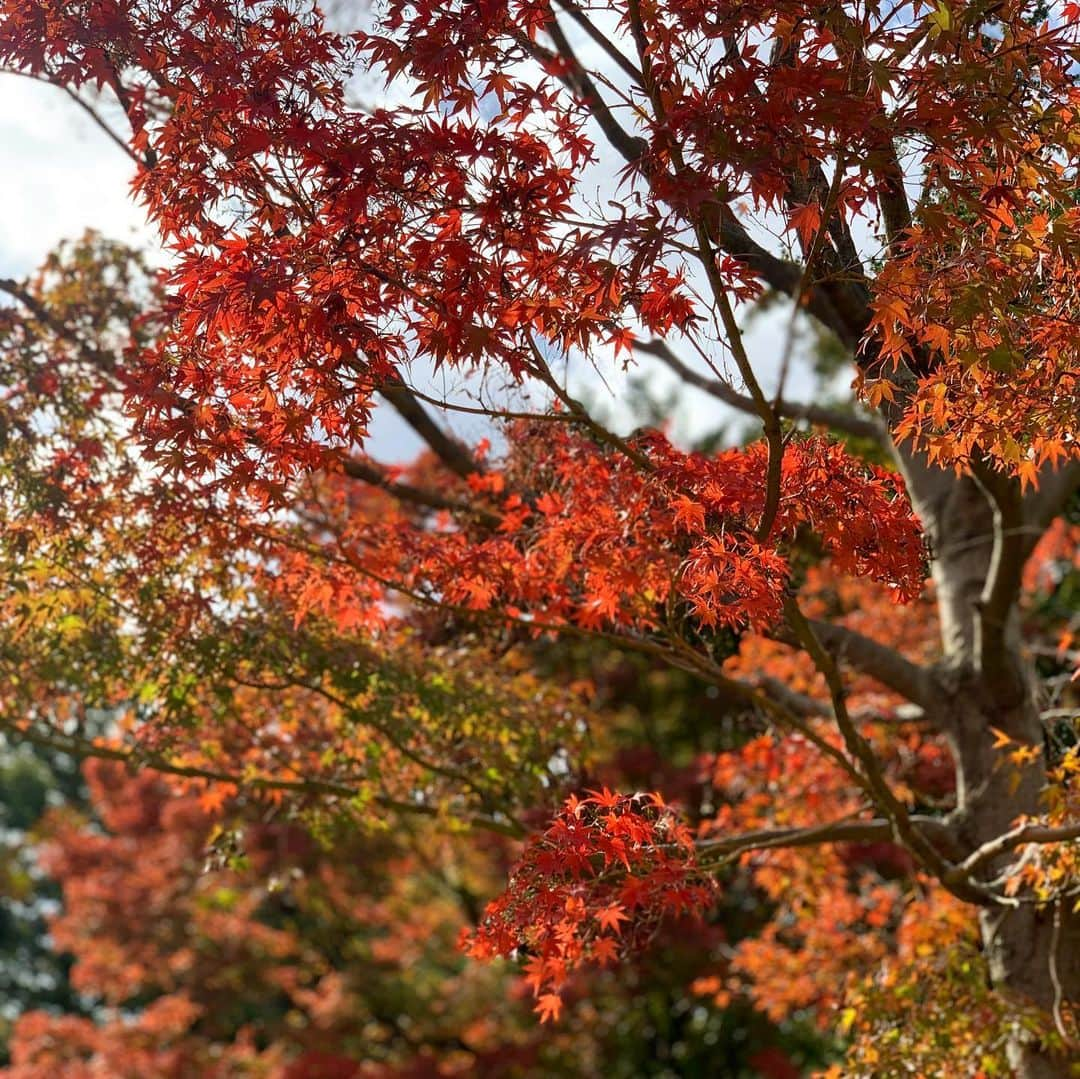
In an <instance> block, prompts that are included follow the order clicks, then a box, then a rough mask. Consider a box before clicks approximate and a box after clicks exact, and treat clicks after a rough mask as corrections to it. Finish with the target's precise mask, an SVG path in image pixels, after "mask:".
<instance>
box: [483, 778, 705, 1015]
mask: <svg viewBox="0 0 1080 1079" xmlns="http://www.w3.org/2000/svg"><path fill="white" fill-rule="evenodd" d="M713 898H714V885H713V882H712V881H711V880H710V879H709V878H708V877H707V876H705V875H703V874H701V873H699V872H698V870H697V867H696V860H695V855H694V843H693V838H692V836H691V834H690V831H689V829H688V828H687V827H686V825H685V824H683V823H682V822H681V821H680V820H679V818H678V816H677V815H676V813H675V812H674V811H673V810H672V809H671V808H670V807H669V806H667V805H666V804H665V803H664V801H663V799H662V798H661V797H660V796H659V795H658V794H633V795H625V794H615V793H612V792H611V791H609V790H607V789H606V788H605V789H604V790H602V791H591V792H589V794H588V796H587V797H585V798H578V797H576V796H571V797H570V798H569V799H568V800H567V802H566V804H565V805H564V806H563V809H562V811H561V812H560V813H559V815H558V816H557V817H556V818H555V820H554V821H553V822H552V824H551V825H550V826H549V827H548V828H547V830H546V831H545V832H543V833H542V834H541V835H539V836H536V837H534V838H533V839H532V840H531V841H530V842H529V844H528V846H527V847H526V848H525V851H524V853H523V854H522V856H521V860H520V861H519V862H518V864H517V866H516V867H515V868H514V870H513V872H512V873H511V875H510V881H509V885H508V887H507V889H506V891H505V892H504V893H503V894H502V895H501V896H499V897H498V898H497V899H495V900H493V901H492V902H491V903H489V904H488V906H487V908H486V910H485V911H484V916H483V918H482V919H481V921H480V924H479V926H478V927H477V929H476V931H475V932H474V933H472V934H471V935H470V936H467V937H465V938H463V942H464V944H465V946H466V948H467V950H468V953H469V955H472V956H475V957H478V958H483V959H488V958H491V957H493V956H497V955H501V956H511V955H512V956H515V957H518V956H528V960H527V962H526V981H527V983H528V985H529V986H530V988H531V989H532V991H533V995H534V996H535V997H536V998H537V1004H536V1010H537V1012H538V1013H539V1014H540V1017H541V1019H543V1020H545V1021H546V1020H549V1019H558V1017H559V1013H560V1010H561V1008H562V998H561V996H560V995H559V991H560V990H561V989H562V987H563V986H564V985H565V984H566V981H567V978H568V976H569V975H570V973H571V972H572V971H573V970H574V969H575V968H576V967H578V966H580V965H581V964H583V963H587V962H592V963H599V964H601V965H606V964H608V963H611V962H613V961H614V960H615V959H616V958H617V957H618V956H620V955H621V954H622V953H623V952H624V951H626V950H627V949H629V948H631V947H634V946H640V945H641V944H642V943H643V941H644V940H646V939H648V937H649V936H650V935H651V934H652V933H653V932H655V930H656V929H657V927H658V926H659V925H660V922H661V921H662V920H663V919H664V918H666V917H675V918H679V917H685V916H688V915H695V914H700V913H701V912H702V911H704V910H705V909H706V908H707V907H708V906H709V905H710V904H711V902H712V900H713Z"/></svg>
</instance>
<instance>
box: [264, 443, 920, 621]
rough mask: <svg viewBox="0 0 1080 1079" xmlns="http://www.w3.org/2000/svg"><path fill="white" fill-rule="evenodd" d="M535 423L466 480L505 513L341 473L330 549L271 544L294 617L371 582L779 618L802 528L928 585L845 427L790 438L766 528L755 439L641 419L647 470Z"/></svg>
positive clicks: (880, 568)
mask: <svg viewBox="0 0 1080 1079" xmlns="http://www.w3.org/2000/svg"><path fill="white" fill-rule="evenodd" d="M540 426H542V428H543V429H542V430H537V429H536V428H533V429H531V430H530V429H529V428H527V427H525V426H523V425H522V426H519V427H517V428H515V429H514V430H513V431H512V432H511V433H512V436H513V437H512V440H511V446H512V450H511V453H510V456H509V457H508V458H507V460H506V461H505V462H504V463H503V467H502V468H501V469H496V468H493V469H491V470H489V471H487V472H485V473H483V474H477V475H475V476H473V477H472V479H471V482H470V487H471V491H470V492H469V493H471V495H472V496H473V498H474V499H478V498H482V499H485V500H486V501H485V504H486V506H487V507H488V512H489V513H490V514H492V515H495V516H497V517H498V519H499V524H498V527H497V528H495V529H494V530H492V529H490V528H483V529H481V528H476V527H472V526H469V525H468V524H467V523H466V524H465V525H463V526H462V527H457V528H452V527H448V526H446V527H434V528H433V527H432V525H431V521H430V519H421V520H418V519H417V518H416V516H415V514H411V513H410V512H409V511H407V510H403V509H401V508H397V507H395V506H393V505H391V504H389V500H382V501H374V502H371V503H369V505H368V507H367V509H366V510H363V511H361V512H357V510H358V507H357V505H356V503H355V500H354V499H352V497H351V496H350V494H349V493H348V491H349V485H348V484H344V485H343V487H342V490H341V491H340V492H339V499H338V501H339V505H338V508H337V511H336V512H337V513H339V514H340V522H341V525H340V531H339V532H338V533H337V534H336V536H335V537H334V540H333V543H332V544H331V546H330V547H328V548H327V549H326V551H324V553H323V556H320V555H319V554H317V553H312V552H310V551H307V552H305V551H296V550H294V551H291V552H283V553H282V555H281V556H280V558H278V559H277V561H276V564H277V565H279V566H280V567H281V568H280V574H279V577H278V587H279V589H280V591H281V593H282V595H283V596H286V597H288V596H291V597H292V598H293V600H292V601H293V602H294V603H295V605H296V609H297V612H298V616H300V617H302V616H303V614H304V613H305V612H306V611H308V610H311V609H320V610H325V611H326V612H328V613H332V614H333V615H334V616H335V617H338V618H353V619H354V620H355V619H359V618H361V617H363V614H362V613H357V611H356V605H357V602H358V599H359V598H361V597H363V595H364V594H365V589H368V588H370V584H371V582H373V581H374V582H382V583H383V584H384V585H388V586H389V587H390V588H391V589H394V588H397V589H399V590H401V591H404V592H406V593H407V594H410V595H413V596H420V597H424V598H428V599H430V601H431V602H438V603H440V604H442V605H451V606H456V607H461V608H466V609H468V610H470V611H475V612H484V611H492V612H493V614H496V613H497V614H498V616H499V617H506V616H508V617H510V618H511V619H518V620H523V621H528V622H529V623H530V624H532V625H534V626H536V627H539V628H542V627H543V626H545V625H554V624H563V623H567V622H571V623H575V624H577V625H579V626H582V627H585V628H591V629H601V628H608V627H611V628H633V629H637V630H656V629H658V628H661V627H662V626H663V625H664V624H665V623H666V622H668V621H669V620H670V619H671V618H672V617H673V615H674V614H678V615H679V616H680V617H681V615H682V612H684V611H685V612H686V613H689V614H690V615H691V616H692V617H693V618H694V619H695V620H697V621H698V622H699V623H700V624H702V625H704V626H732V627H745V626H749V627H751V628H755V629H763V628H766V627H769V626H771V625H774V624H775V623H776V622H777V621H778V620H779V617H780V614H781V610H782V606H783V602H784V597H785V594H786V592H787V589H788V588H789V586H790V578H791V566H790V563H789V560H788V556H787V555H786V554H785V553H784V552H785V547H786V545H787V544H789V543H790V542H791V541H792V540H794V539H795V538H796V536H798V535H800V534H802V533H803V532H805V531H809V532H812V533H814V534H815V535H816V536H818V537H819V539H820V541H821V543H822V545H823V547H824V550H825V552H826V553H827V555H828V556H829V558H830V560H831V561H832V563H833V565H834V566H835V567H836V568H837V570H839V571H841V572H845V573H850V574H853V575H857V576H861V577H870V578H873V579H874V580H877V581H881V582H883V583H885V584H886V585H888V586H889V588H890V589H891V590H892V591H893V594H894V596H895V598H896V599H899V600H901V601H907V600H910V599H911V598H913V597H914V596H916V595H917V594H918V593H919V591H920V590H921V588H922V585H923V581H924V578H925V551H924V547H923V542H922V539H921V536H920V531H919V526H918V522H917V520H916V519H915V517H914V515H913V514H912V512H911V508H910V505H909V503H908V501H907V500H906V498H904V497H903V494H902V481H901V480H900V478H899V477H898V476H897V475H896V474H895V473H890V472H887V471H885V470H883V469H879V468H874V467H872V466H867V465H866V464H865V463H864V462H862V461H859V460H858V459H856V458H854V457H852V456H850V455H849V454H847V453H846V451H845V450H844V449H843V447H841V446H840V445H838V444H830V443H828V442H827V441H825V440H823V439H818V438H811V439H806V440H797V441H791V442H790V443H789V444H788V446H787V448H786V450H785V453H784V458H783V463H782V476H781V492H782V494H781V498H780V503H779V509H778V512H777V514H776V518H775V521H774V523H773V526H772V529H771V532H770V534H769V536H768V537H767V538H766V539H765V540H759V539H758V538H757V536H756V529H757V526H758V524H759V522H760V518H761V515H762V513H763V512H764V505H765V488H766V473H767V470H768V450H767V448H766V446H765V445H764V444H763V443H755V444H753V445H751V446H749V447H747V448H745V449H733V450H729V451H725V452H723V453H720V454H716V455H705V454H697V453H689V454H688V453H685V452H683V451H680V450H678V449H676V448H675V447H673V446H672V445H671V444H670V443H669V442H668V441H667V440H666V439H665V438H664V437H663V436H661V435H659V434H655V433H654V434H649V435H645V436H642V437H641V438H639V439H637V440H636V441H635V443H634V447H633V452H634V453H636V454H640V455H641V457H642V458H644V459H645V460H646V461H647V462H648V468H647V469H642V468H640V467H638V464H637V462H635V461H632V460H630V459H629V458H628V457H627V456H625V455H623V454H621V453H618V452H614V453H613V452H611V451H610V450H607V449H605V448H604V447H601V446H599V445H597V443H596V442H594V441H592V440H590V439H587V438H584V437H582V436H580V435H578V434H576V433H575V432H574V431H573V430H572V429H571V428H569V427H563V426H560V427H558V428H554V425H552V424H544V425H537V427H540ZM553 428H554V429H553ZM326 497H327V496H325V495H323V496H322V502H321V505H322V506H324V507H325V505H326ZM331 556H332V557H331Z"/></svg>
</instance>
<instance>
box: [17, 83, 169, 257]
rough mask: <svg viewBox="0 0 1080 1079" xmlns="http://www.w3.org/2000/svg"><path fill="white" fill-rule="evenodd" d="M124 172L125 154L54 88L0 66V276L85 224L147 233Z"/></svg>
mask: <svg viewBox="0 0 1080 1079" xmlns="http://www.w3.org/2000/svg"><path fill="white" fill-rule="evenodd" d="M130 177H131V161H130V160H129V159H128V158H127V157H126V156H125V155H124V154H123V153H122V151H121V150H120V149H119V148H118V147H117V146H115V145H114V144H113V143H112V142H111V141H110V140H109V139H108V137H107V136H106V135H105V134H104V133H103V132H102V131H101V130H100V129H99V128H98V127H97V126H96V125H95V124H94V123H93V121H92V120H91V119H90V118H89V117H88V116H86V115H85V113H83V112H82V110H80V109H78V108H77V107H76V106H75V105H73V104H72V102H71V100H70V99H69V98H68V97H67V96H66V95H65V94H64V93H63V92H62V91H61V90H58V89H56V88H55V87H53V86H48V85H46V84H44V83H41V82H37V81H35V80H33V79H28V78H24V77H22V76H19V75H12V74H7V73H0V276H4V277H20V276H23V275H25V274H27V273H29V272H30V271H31V270H33V269H34V267H35V266H37V265H38V263H40V262H41V260H42V259H43V257H44V256H45V255H46V254H47V253H48V252H49V251H50V250H51V249H52V248H53V247H55V246H56V244H57V243H58V242H59V241H60V240H62V239H65V238H69V237H75V236H79V235H80V234H81V233H82V232H83V231H84V230H85V229H87V228H95V229H98V230H100V231H101V232H103V233H105V234H106V235H108V236H110V237H112V238H114V239H118V240H132V241H136V240H138V239H139V238H140V237H146V236H148V233H147V232H146V230H145V228H144V225H143V214H142V212H141V210H139V208H138V207H137V206H136V205H135V203H134V202H133V201H132V200H131V199H130V198H129V196H128V181H129V179H130Z"/></svg>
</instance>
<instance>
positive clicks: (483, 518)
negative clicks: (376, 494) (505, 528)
mask: <svg viewBox="0 0 1080 1079" xmlns="http://www.w3.org/2000/svg"><path fill="white" fill-rule="evenodd" d="M341 470H342V471H343V472H344V473H345V475H347V476H351V477H352V478H353V479H356V480H361V481H362V482H364V483H367V484H369V485H370V486H372V487H378V488H379V489H380V490H382V491H386V493H387V494H389V495H392V496H393V497H394V498H397V499H400V500H401V501H402V502H410V503H412V504H413V505H414V506H423V507H425V508H427V509H433V510H448V511H450V512H451V513H460V514H463V515H465V516H469V517H473V518H475V519H476V520H478V521H479V522H481V523H482V524H484V525H486V526H488V527H490V528H496V527H498V524H499V517H498V515H497V514H494V513H491V512H489V511H488V510H485V509H483V508H481V507H479V506H472V505H470V504H469V503H467V502H459V501H457V500H456V499H453V498H448V497H447V496H446V495H441V494H439V492H438V491H432V490H429V489H427V488H423V487H415V486H413V485H412V484H411V483H402V482H400V481H399V480H393V479H391V478H390V477H389V475H387V473H386V470H385V469H384V468H383V467H382V466H381V465H377V464H376V463H375V462H374V461H371V460H364V459H363V458H360V457H343V458H341Z"/></svg>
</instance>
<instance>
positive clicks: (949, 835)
mask: <svg viewBox="0 0 1080 1079" xmlns="http://www.w3.org/2000/svg"><path fill="white" fill-rule="evenodd" d="M910 819H911V823H912V826H913V827H915V828H917V829H918V830H919V831H920V832H921V833H922V834H923V835H924V836H925V837H926V839H927V840H928V841H929V842H934V841H937V842H939V843H941V844H942V845H945V844H952V843H954V842H955V837H954V835H953V832H952V829H951V828H950V827H949V826H948V824H946V823H945V821H943V820H941V819H940V818H938V817H926V816H912V817H911V818H910ZM893 838H894V837H893V822H892V821H891V820H885V819H882V818H876V819H874V820H861V821H860V820H855V821H847V820H840V821H832V822H830V823H828V824H817V825H811V826H809V827H806V828H763V829H761V830H760V831H755V832H744V833H742V834H741V835H734V836H723V837H721V838H717V839H702V840H699V841H698V842H697V843H696V844H695V846H696V848H697V849H698V850H699V851H707V852H709V853H710V854H721V855H726V856H727V857H733V856H735V855H739V854H743V853H746V852H748V851H755V850H773V849H778V848H779V849H785V850H786V849H791V848H794V847H813V846H819V845H822V844H827V843H878V842H882V841H888V842H891V841H892V840H893Z"/></svg>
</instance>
